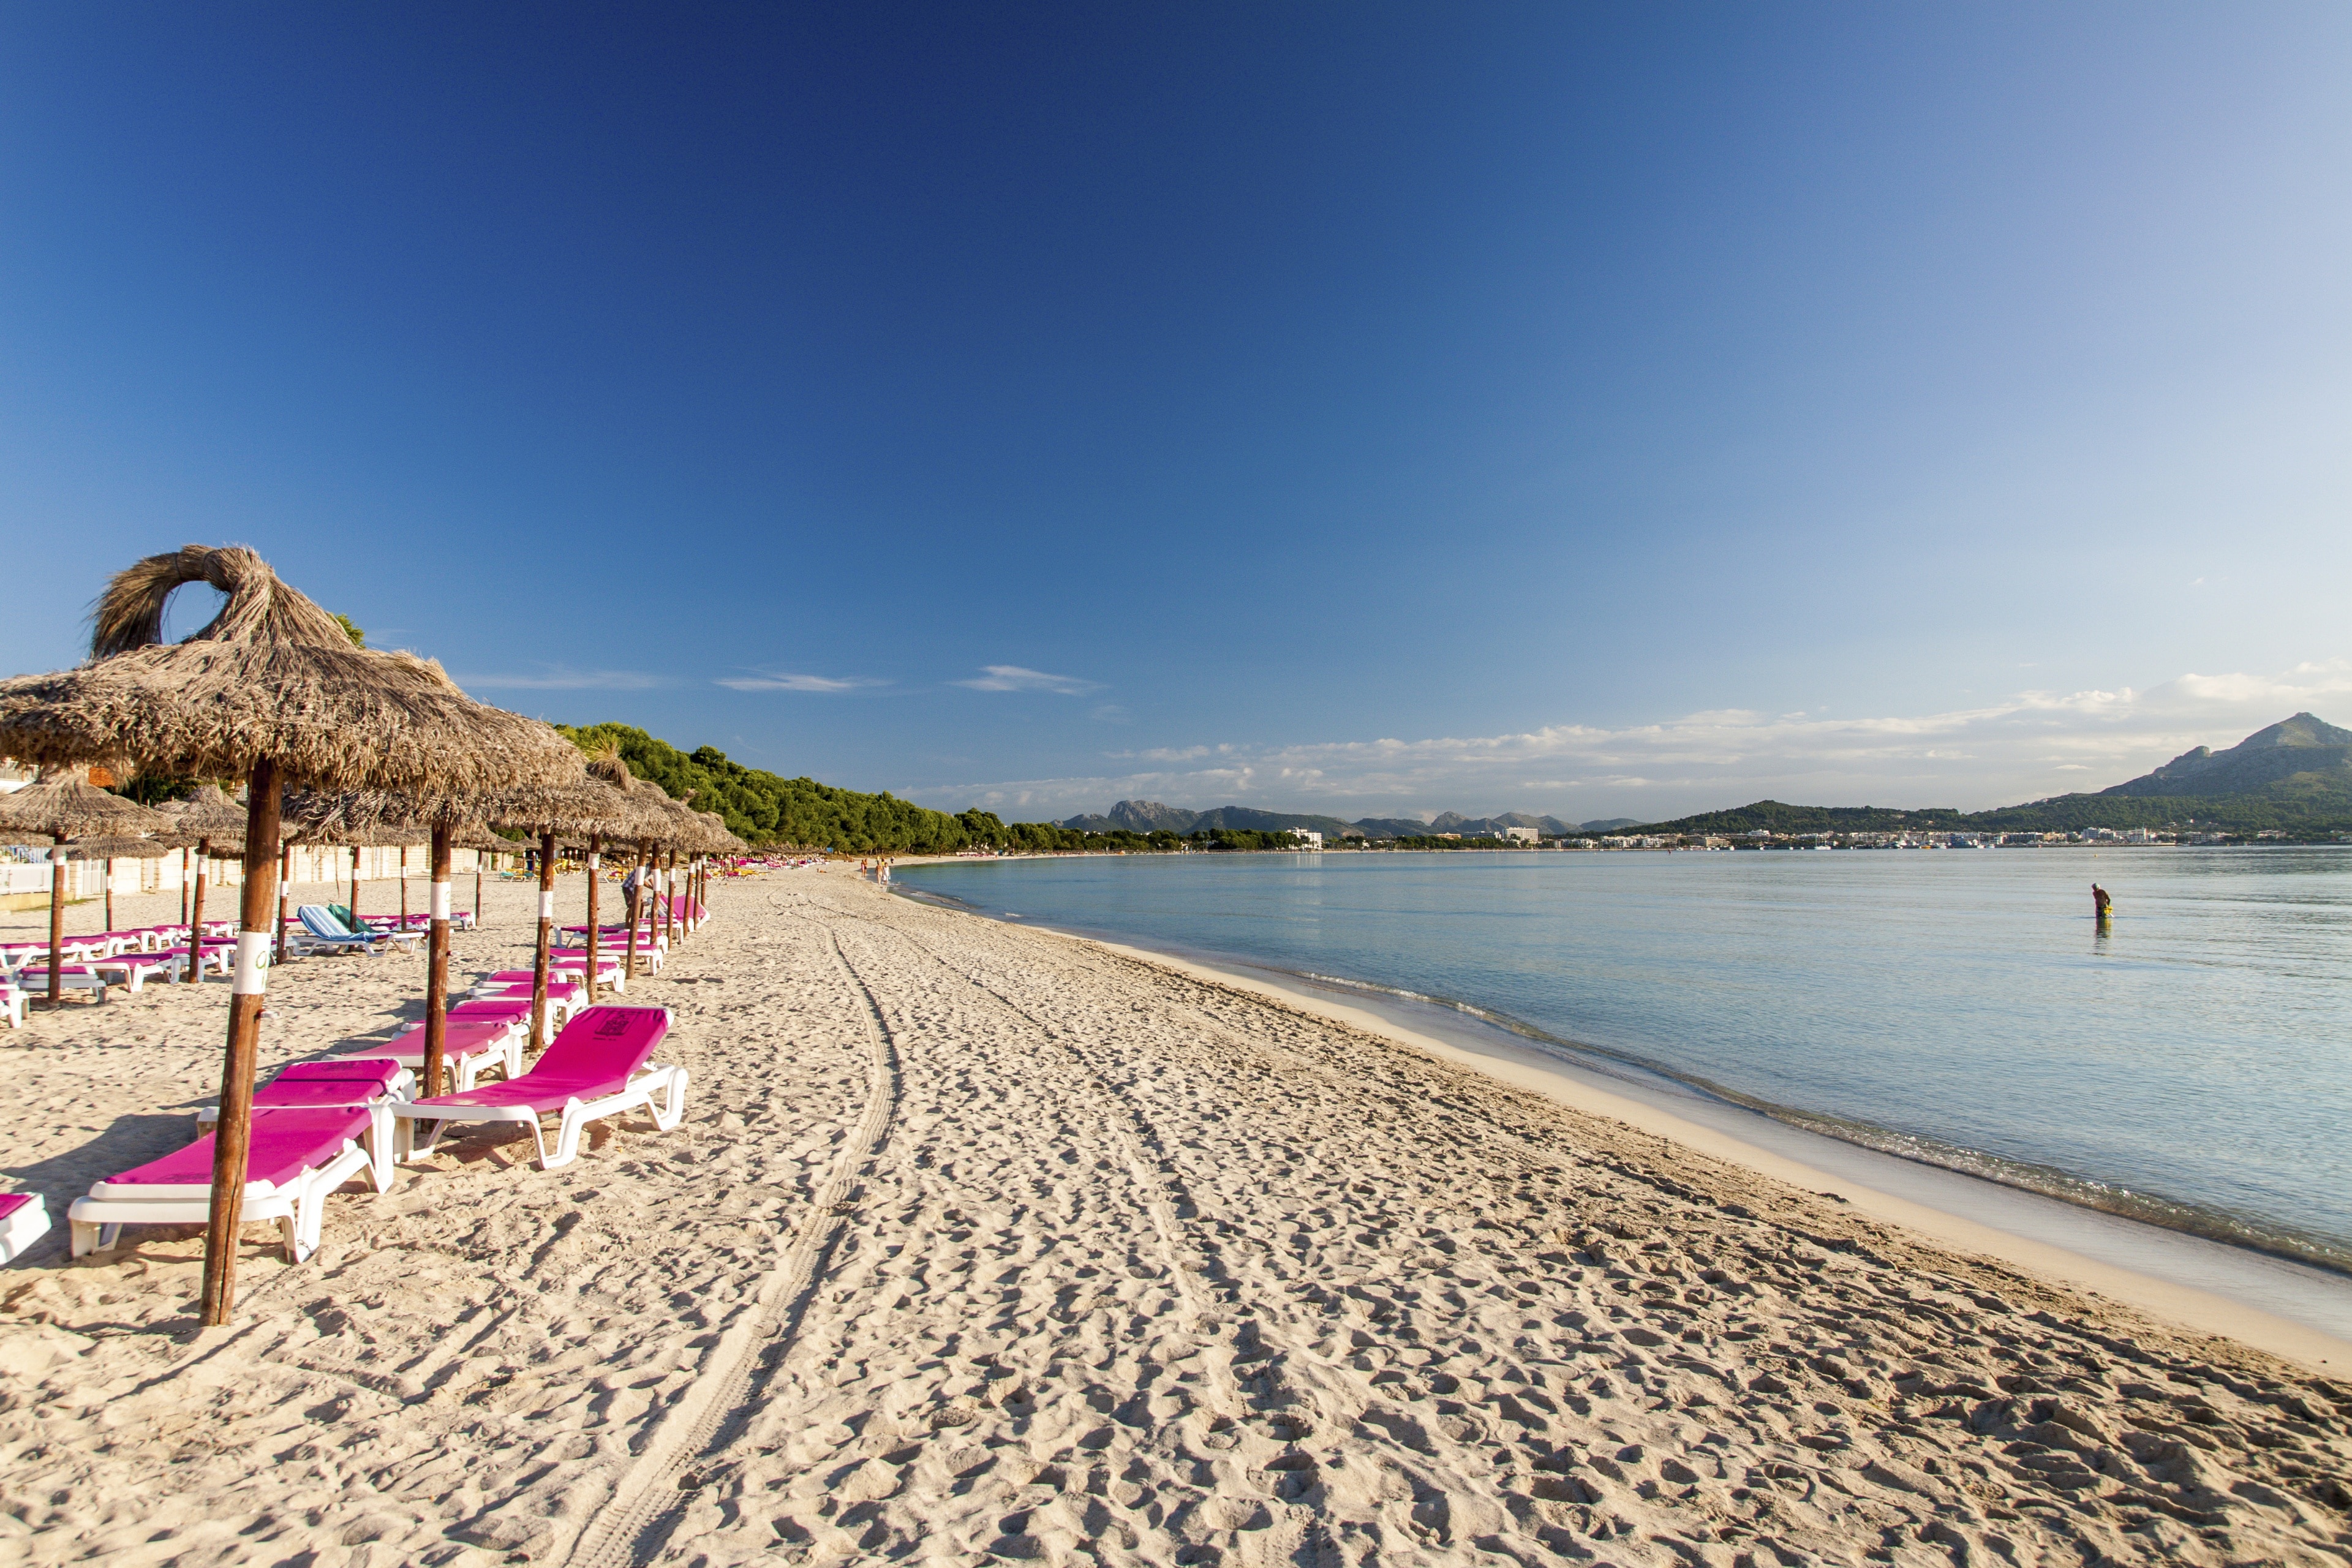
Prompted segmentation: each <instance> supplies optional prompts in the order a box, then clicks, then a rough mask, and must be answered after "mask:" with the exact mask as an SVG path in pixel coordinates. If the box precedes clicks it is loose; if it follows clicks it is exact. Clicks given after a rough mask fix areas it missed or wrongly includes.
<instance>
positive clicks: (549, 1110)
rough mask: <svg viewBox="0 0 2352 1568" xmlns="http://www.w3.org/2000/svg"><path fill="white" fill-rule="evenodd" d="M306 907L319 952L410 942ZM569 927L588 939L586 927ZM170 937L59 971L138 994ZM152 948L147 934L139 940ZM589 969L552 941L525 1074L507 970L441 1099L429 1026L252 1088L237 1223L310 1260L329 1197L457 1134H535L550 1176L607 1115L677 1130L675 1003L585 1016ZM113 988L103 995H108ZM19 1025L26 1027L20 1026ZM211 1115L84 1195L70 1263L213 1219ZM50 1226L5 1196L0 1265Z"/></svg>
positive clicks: (487, 980)
mask: <svg viewBox="0 0 2352 1568" xmlns="http://www.w3.org/2000/svg"><path fill="white" fill-rule="evenodd" d="M299 912H300V917H301V921H302V929H303V931H304V934H305V937H306V938H307V939H309V942H310V943H311V944H312V945H310V948H309V951H312V952H318V951H325V950H327V949H329V948H331V947H333V946H339V945H340V946H344V947H352V948H361V947H362V946H363V945H364V946H365V950H367V951H381V946H380V944H381V943H382V942H384V941H387V940H390V941H400V940H402V938H404V937H405V936H407V935H408V934H409V933H406V932H401V931H392V930H389V929H384V928H385V927H388V926H390V925H392V924H394V923H396V922H391V921H387V922H384V926H383V927H380V926H378V925H376V924H375V923H374V922H365V923H363V924H362V927H361V929H357V930H354V929H353V928H352V926H351V925H350V924H348V923H346V921H344V920H343V919H341V916H342V914H343V913H344V911H342V910H339V909H336V908H335V907H333V906H328V905H305V906H303V908H302V910H300V911H299ZM679 913H680V916H681V919H682V920H683V921H684V922H685V924H686V927H687V929H688V930H692V929H694V928H695V927H698V926H699V925H700V924H701V923H702V922H703V919H704V918H705V917H704V912H703V910H701V909H700V907H699V906H695V907H693V908H691V909H690V910H689V909H688V908H686V907H684V906H683V905H682V906H681V908H680V910H679ZM229 929H231V928H230V927H229V925H228V922H219V923H218V924H215V923H214V922H206V927H205V935H206V937H207V938H209V937H210V935H211V933H212V932H213V931H223V932H226V931H228V930H229ZM571 929H572V931H573V932H574V933H575V934H578V935H581V936H583V938H584V934H585V928H584V927H578V928H571ZM175 930H176V933H177V936H178V939H179V940H180V941H181V942H185V940H186V938H187V935H188V933H187V931H186V928H184V927H181V928H172V927H158V928H152V929H151V930H150V931H118V932H109V933H106V936H105V937H104V938H102V939H101V938H82V939H78V940H79V952H78V953H77V954H76V957H75V962H74V963H72V964H70V965H67V966H62V970H63V973H66V974H67V975H68V977H69V978H70V976H72V975H73V974H74V973H78V972H79V973H89V974H90V975H91V976H93V977H95V976H97V975H99V974H100V973H106V974H115V973H120V974H122V975H123V976H124V977H125V978H124V979H122V980H118V981H111V982H110V984H129V986H130V988H131V989H132V990H134V991H135V990H137V989H138V988H139V986H140V984H142V983H143V980H144V979H146V978H150V977H152V976H154V975H156V974H158V973H167V974H172V975H173V976H174V977H176V975H177V974H178V973H181V972H184V966H185V960H186V953H187V950H186V948H185V947H184V946H181V947H179V948H177V949H176V950H175V949H174V948H173V946H171V945H170V943H171V942H172V940H173V934H174V931H175ZM627 935H628V933H627V931H626V928H625V927H624V928H622V929H621V930H620V931H618V932H617V933H608V932H605V931H600V932H599V948H600V951H599V952H598V954H597V963H596V972H597V981H598V984H600V985H602V986H604V987H607V988H609V989H611V990H613V991H614V992H619V991H621V990H623V989H624V988H625V986H626V984H627V980H628V977H627V975H625V973H622V971H623V967H624V962H625V961H624V956H623V952H622V951H621V950H622V949H625V945H626V942H627ZM142 938H152V939H153V940H152V942H142ZM666 939H667V931H666V930H664V929H660V928H659V927H656V928H655V929H648V928H647V927H645V926H640V927H639V930H638V944H639V950H640V951H639V956H640V957H641V958H642V957H645V956H646V955H647V954H649V953H658V952H660V951H661V949H662V948H664V947H666V946H667V940H666ZM608 944H611V945H608ZM288 945H289V947H291V946H293V945H294V944H293V943H292V942H289V944H288ZM215 947H217V948H219V949H222V950H224V952H223V956H222V958H221V960H220V967H221V968H222V969H223V970H224V971H226V961H227V960H226V955H227V954H228V953H231V952H234V943H233V942H215V941H213V940H205V942H203V948H202V951H203V952H204V954H205V956H204V962H205V963H206V964H207V965H208V966H209V965H211V964H212V963H214V952H213V950H214V949H215ZM34 952H37V954H38V956H39V958H40V960H41V962H42V963H43V965H44V967H43V968H41V969H37V970H36V969H32V968H31V967H30V964H29V963H28V960H29V958H30V957H31V956H33V954H34ZM174 961H176V965H177V966H176V967H175V966H174ZM46 963H47V947H46V944H44V945H43V946H41V947H40V948H38V949H37V950H34V949H31V948H30V947H29V944H26V952H25V953H24V955H23V956H20V957H18V958H17V959H16V965H17V966H18V967H16V968H15V969H14V970H13V971H11V972H10V973H12V974H13V976H15V977H18V978H22V979H25V980H26V981H35V980H37V982H38V984H40V985H41V986H44V987H45V986H46V985H47V969H46ZM587 972H588V956H587V953H586V952H585V951H584V949H558V950H557V951H555V952H553V953H551V978H550V982H549V985H548V992H547V1001H548V1005H547V1022H546V1028H545V1031H544V1034H543V1036H542V1037H541V1040H540V1041H539V1042H537V1043H538V1044H540V1045H541V1047H543V1048H542V1050H541V1053H540V1056H539V1058H538V1059H537V1060H536V1061H534V1062H532V1063H531V1064H530V1066H529V1067H528V1068H525V1066H524V1065H523V1058H524V1047H525V1046H526V1044H527V1043H529V1042H528V1037H529V1035H530V1022H531V1007H532V1003H531V997H532V987H533V976H532V973H531V972H530V970H526V969H518V970H501V971H499V972H497V973H491V974H488V975H484V976H482V977H481V978H480V979H479V980H478V981H477V982H476V983H475V984H474V986H473V989H472V993H471V994H470V995H469V996H467V998H466V999H465V1000H463V1001H459V1002H457V1003H455V1004H454V1005H451V1006H450V1007H449V1009H448V1011H447V1013H446V1023H445V1026H444V1031H443V1058H444V1060H445V1062H446V1064H447V1066H448V1067H449V1068H450V1071H451V1074H452V1078H453V1079H454V1081H455V1086H456V1087H455V1089H454V1090H453V1092H450V1093H447V1094H443V1095H439V1096H436V1097H433V1098H430V1099H425V1100H419V1099H416V1098H415V1088H416V1075H417V1071H418V1069H419V1068H422V1067H423V1065H424V1059H425V1026H424V1025H423V1024H421V1023H420V1024H415V1025H412V1026H408V1027H407V1028H405V1029H404V1030H402V1031H401V1032H400V1033H399V1034H397V1035H395V1036H394V1037H393V1038H391V1039H390V1040H386V1041H362V1042H361V1043H359V1044H357V1045H355V1046H352V1047H348V1048H346V1049H345V1050H343V1051H341V1052H339V1053H337V1054H335V1055H332V1056H330V1057H327V1058H321V1059H319V1060H313V1061H307V1062H296V1063H293V1064H292V1065H290V1066H289V1067H287V1068H284V1069H283V1070H281V1071H280V1072H279V1073H278V1075H277V1076H276V1077H275V1078H274V1079H271V1080H270V1081H269V1082H268V1084H265V1085H263V1086H261V1087H260V1088H258V1089H256V1090H255V1092H254V1100H253V1109H254V1119H253V1126H252V1131H251V1139H250V1145H249V1149H248V1152H247V1163H246V1186H245V1192H244V1196H243V1200H242V1210H241V1212H242V1214H243V1216H244V1218H245V1219H246V1220H248V1221H255V1220H261V1221H274V1222H275V1223H276V1224H277V1225H278V1229H279V1233H280V1235H281V1237H282V1238H283V1241H284V1245H285V1248H286V1256H287V1260H288V1261H289V1262H290V1263H299V1262H301V1261H303V1260H304V1259H307V1258H310V1255H311V1254H312V1253H314V1252H316V1251H317V1250H318V1248H319V1245H320V1236H321V1232H322V1230H323V1227H324V1224H325V1213H326V1200H327V1197H328V1194H331V1193H333V1192H335V1191H336V1190H337V1189H339V1188H340V1187H341V1186H342V1185H344V1184H346V1183H347V1182H349V1181H351V1180H352V1178H353V1177H355V1176H358V1175H361V1174H362V1173H364V1174H365V1175H366V1176H367V1178H368V1180H369V1182H370V1184H372V1185H373V1187H374V1188H375V1190H376V1191H377V1192H379V1193H382V1192H386V1191H389V1190H390V1188H391V1186H392V1184H393V1183H394V1180H395V1179H396V1176H397V1173H398V1166H399V1163H400V1162H401V1161H402V1160H404V1159H407V1158H409V1157H410V1155H411V1153H412V1152H413V1150H421V1151H424V1152H430V1150H431V1149H432V1148H433V1147H434V1145H435V1143H436V1141H437V1140H438V1139H439V1138H440V1137H441V1136H442V1135H443V1134H444V1132H446V1131H447V1130H448V1129H449V1128H451V1127H453V1126H457V1125H460V1124H481V1123H499V1122H504V1123H521V1124H523V1125H525V1126H528V1127H529V1128H530V1134H531V1143H532V1146H533V1148H534V1150H535V1151H536V1152H537V1154H538V1157H539V1164H540V1168H541V1170H555V1169H558V1168H560V1167H562V1166H564V1165H568V1164H570V1163H572V1161H573V1160H575V1159H577V1158H578V1157H579V1152H580V1141H581V1139H582V1137H583V1135H584V1134H585V1132H586V1131H587V1129H588V1127H589V1126H590V1124H592V1123H593V1122H595V1121H601V1120H603V1119H604V1118H606V1117H610V1116H615V1115H619V1114H622V1113H624V1112H626V1111H630V1110H646V1111H648V1112H650V1114H651V1115H652V1117H653V1121H654V1124H655V1126H656V1129H658V1130H660V1131H669V1130H670V1129H672V1128H674V1127H676V1126H677V1123H678V1121H679V1120H680V1119H681V1118H682V1117H683V1116H684V1115H685V1112H686V1095H687V1089H688V1074H687V1071H686V1068H684V1067H682V1066H677V1065H662V1064H657V1063H654V1062H653V1061H652V1057H653V1053H654V1052H655V1051H656V1049H658V1048H659V1047H660V1045H661V1042H662V1040H663V1039H664V1038H665V1037H667V1034H668V1032H669V1028H670V1024H671V1017H670V1014H669V1011H668V1009H667V1008H662V1007H640V1006H622V1005H599V1006H594V1007H591V1006H589V1005H587V985H586V980H587ZM26 989H27V990H29V989H31V987H30V986H29V985H28V986H27V987H26ZM103 994H104V993H103V991H102V990H101V991H100V998H101V1000H102V999H103ZM19 995H21V993H19ZM7 999H8V991H7V989H6V987H5V983H0V1002H5V1001H6V1000H7ZM19 1005H21V1004H19ZM13 1021H21V1016H19V1017H18V1018H17V1019H16V1020H13ZM492 1074H496V1075H498V1076H497V1077H496V1078H492V1077H491V1076H490V1075H492ZM217 1117H218V1111H217V1110H216V1109H215V1108H206V1109H205V1110H199V1111H198V1112H197V1113H196V1133H197V1137H196V1140H195V1142H192V1143H190V1144H189V1145H187V1146H186V1147H185V1148H183V1149H180V1150H178V1151H175V1152H173V1153H170V1154H167V1155H165V1156H163V1158H162V1159H160V1160H153V1161H150V1162H149V1163H146V1164H144V1165H141V1166H137V1167H135V1168H133V1169H131V1170H128V1171H124V1172H121V1173H119V1174H117V1175H114V1176H110V1177H109V1178H108V1179H106V1180H105V1181H102V1182H100V1183H98V1184H95V1185H94V1186H92V1187H91V1188H90V1190H89V1194H87V1195H85V1196H83V1197H80V1198H77V1199H75V1200H74V1202H73V1203H72V1204H71V1205H69V1206H68V1210H67V1219H68V1226H69V1228H70V1233H71V1234H70V1250H71V1253H72V1255H73V1256H74V1257H76V1258H79V1257H81V1256H83V1255H85V1254H87V1253H89V1252H92V1251H99V1250H104V1249H106V1248H110V1247H113V1246H114V1245H115V1243H116V1240H117V1238H118V1237H119V1236H120V1234H121V1230H122V1227H123V1226H138V1225H200V1224H203V1223H204V1222H205V1219H206V1217H207V1216H208V1215H209V1213H210V1210H211V1205H212V1178H213V1161H214V1158H215V1152H216V1143H215V1121H217ZM550 1118H552V1119H553V1120H554V1122H555V1127H554V1142H553V1144H552V1146H551V1145H550V1143H549V1141H548V1129H547V1127H546V1125H545V1124H546V1122H547V1121H548V1120H549V1119H550ZM48 1229H49V1218H48V1214H47V1209H46V1208H45V1207H44V1205H43V1204H42V1201H41V1198H40V1195H39V1194H35V1193H7V1194H0V1263H6V1262H10V1261H13V1260H14V1259H15V1258H18V1257H21V1256H23V1255H24V1253H25V1251H26V1248H27V1247H31V1246H32V1245H33V1244H34V1243H35V1242H37V1241H38V1240H39V1239H40V1237H43V1236H45V1235H47V1232H48Z"/></svg>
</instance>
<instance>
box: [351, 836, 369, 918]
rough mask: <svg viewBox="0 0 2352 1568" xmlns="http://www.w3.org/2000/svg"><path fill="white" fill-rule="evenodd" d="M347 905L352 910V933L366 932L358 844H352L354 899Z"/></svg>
mask: <svg viewBox="0 0 2352 1568" xmlns="http://www.w3.org/2000/svg"><path fill="white" fill-rule="evenodd" d="M347 907H348V908H349V909H350V910H351V911H352V934H353V935H355V936H356V935H362V934H364V933H365V932H366V930H367V928H366V927H365V926H362V924H360V847H359V846H358V845H356V844H354V845H352V901H351V903H350V904H349V905H348V906H347Z"/></svg>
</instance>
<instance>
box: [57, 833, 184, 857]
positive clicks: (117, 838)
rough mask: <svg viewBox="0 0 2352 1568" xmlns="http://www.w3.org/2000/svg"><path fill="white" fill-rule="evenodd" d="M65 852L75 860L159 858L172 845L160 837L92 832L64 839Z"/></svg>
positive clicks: (170, 848)
mask: <svg viewBox="0 0 2352 1568" xmlns="http://www.w3.org/2000/svg"><path fill="white" fill-rule="evenodd" d="M66 852H67V853H68V854H69V855H71V856H72V857H73V858H75V859H77V860H160V859H162V858H163V857H164V856H166V855H169V854H170V853H171V852H172V847H171V846H170V845H168V844H166V843H164V842H163V840H162V839H160V838H134V837H131V836H129V835H128V834H92V835H91V836H89V837H86V838H68V839H67V840H66Z"/></svg>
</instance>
